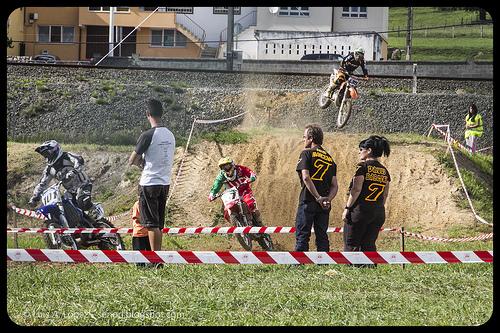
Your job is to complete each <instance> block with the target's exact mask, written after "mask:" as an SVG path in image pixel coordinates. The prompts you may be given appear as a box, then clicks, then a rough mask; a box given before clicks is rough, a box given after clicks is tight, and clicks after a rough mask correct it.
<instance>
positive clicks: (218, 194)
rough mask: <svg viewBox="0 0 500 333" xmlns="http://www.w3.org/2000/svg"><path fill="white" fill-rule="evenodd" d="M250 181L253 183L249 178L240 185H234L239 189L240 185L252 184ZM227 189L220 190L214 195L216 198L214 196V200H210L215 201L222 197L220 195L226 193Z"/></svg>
mask: <svg viewBox="0 0 500 333" xmlns="http://www.w3.org/2000/svg"><path fill="white" fill-rule="evenodd" d="M250 183H251V181H249V180H247V181H244V182H243V183H241V184H240V185H238V186H233V187H235V188H236V189H239V188H240V186H243V185H246V184H250ZM231 188H232V187H231ZM231 188H228V189H227V190H230V189H231ZM227 190H225V191H222V192H219V193H217V194H216V195H214V198H213V199H212V200H210V202H212V201H215V199H218V198H220V197H221V196H222V195H223V194H224V192H226V191H227Z"/></svg>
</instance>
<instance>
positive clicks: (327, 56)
mask: <svg viewBox="0 0 500 333" xmlns="http://www.w3.org/2000/svg"><path fill="white" fill-rule="evenodd" d="M342 58H343V57H342V56H341V55H340V54H337V53H311V54H306V55H304V56H303V57H302V58H300V60H333V61H340V60H342Z"/></svg>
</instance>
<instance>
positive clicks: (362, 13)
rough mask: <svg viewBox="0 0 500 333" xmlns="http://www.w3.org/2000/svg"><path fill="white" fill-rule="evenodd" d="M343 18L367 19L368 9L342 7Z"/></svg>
mask: <svg viewBox="0 0 500 333" xmlns="http://www.w3.org/2000/svg"><path fill="white" fill-rule="evenodd" d="M342 17H362V18H367V17H368V12H367V11H366V7H342Z"/></svg>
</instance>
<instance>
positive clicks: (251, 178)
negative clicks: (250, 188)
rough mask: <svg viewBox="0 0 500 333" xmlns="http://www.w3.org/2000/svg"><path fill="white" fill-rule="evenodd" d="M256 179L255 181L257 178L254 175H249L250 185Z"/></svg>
mask: <svg viewBox="0 0 500 333" xmlns="http://www.w3.org/2000/svg"><path fill="white" fill-rule="evenodd" d="M256 179H257V177H255V176H254V175H251V176H250V183H253V182H254V181H255V180H256Z"/></svg>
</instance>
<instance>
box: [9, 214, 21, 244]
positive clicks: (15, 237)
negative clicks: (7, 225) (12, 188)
mask: <svg viewBox="0 0 500 333" xmlns="http://www.w3.org/2000/svg"><path fill="white" fill-rule="evenodd" d="M10 213H11V214H12V215H13V219H14V220H13V222H14V228H17V218H16V215H17V214H16V213H12V212H10ZM14 244H16V247H17V248H18V247H19V243H18V240H17V233H16V234H14Z"/></svg>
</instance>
